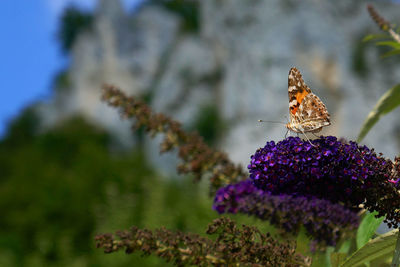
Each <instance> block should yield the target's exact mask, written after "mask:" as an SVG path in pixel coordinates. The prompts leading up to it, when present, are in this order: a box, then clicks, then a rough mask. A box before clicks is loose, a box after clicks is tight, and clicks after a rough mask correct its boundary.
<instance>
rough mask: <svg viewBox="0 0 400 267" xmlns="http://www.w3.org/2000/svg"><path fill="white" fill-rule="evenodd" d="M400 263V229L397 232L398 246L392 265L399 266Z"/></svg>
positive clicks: (393, 266) (392, 266)
mask: <svg viewBox="0 0 400 267" xmlns="http://www.w3.org/2000/svg"><path fill="white" fill-rule="evenodd" d="M399 263H400V231H399V232H398V234H397V242H396V248H395V249H394V254H393V259H392V265H391V267H398V266H399Z"/></svg>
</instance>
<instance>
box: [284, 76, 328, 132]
mask: <svg viewBox="0 0 400 267" xmlns="http://www.w3.org/2000/svg"><path fill="white" fill-rule="evenodd" d="M288 95H289V114H290V122H289V123H288V124H287V125H286V127H287V128H288V129H289V130H291V131H293V132H296V133H306V132H319V131H320V130H321V129H322V127H324V126H328V125H330V124H331V122H330V117H329V113H328V110H327V109H326V107H325V105H324V103H322V101H321V99H319V97H318V96H316V95H315V94H313V93H312V92H311V89H310V88H309V87H308V86H307V85H306V84H305V83H304V81H303V78H302V76H301V73H300V71H299V70H298V69H296V68H291V69H290V71H289V78H288Z"/></svg>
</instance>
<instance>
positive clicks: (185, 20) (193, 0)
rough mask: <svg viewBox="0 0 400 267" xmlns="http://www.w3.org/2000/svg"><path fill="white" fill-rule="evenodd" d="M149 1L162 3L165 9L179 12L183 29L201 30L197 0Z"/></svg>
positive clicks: (190, 30)
mask: <svg viewBox="0 0 400 267" xmlns="http://www.w3.org/2000/svg"><path fill="white" fill-rule="evenodd" d="M148 3H149V4H155V5H161V6H162V7H164V8H165V9H167V10H169V11H171V12H173V13H175V14H177V15H178V16H179V17H180V18H181V19H182V30H183V31H186V32H198V31H199V29H200V22H199V19H200V18H199V17H200V13H199V5H198V1H197V0H149V1H148Z"/></svg>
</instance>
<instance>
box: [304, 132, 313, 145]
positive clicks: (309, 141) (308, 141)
mask: <svg viewBox="0 0 400 267" xmlns="http://www.w3.org/2000/svg"><path fill="white" fill-rule="evenodd" d="M302 133H303V134H304V136H305V137H306V139H307V141H308V142H309V143H310V145H312V146H313V147H316V146H315V145H314V144H313V143H311V141H310V139H309V138H308V136H307V135H306V133H305V132H303V131H302Z"/></svg>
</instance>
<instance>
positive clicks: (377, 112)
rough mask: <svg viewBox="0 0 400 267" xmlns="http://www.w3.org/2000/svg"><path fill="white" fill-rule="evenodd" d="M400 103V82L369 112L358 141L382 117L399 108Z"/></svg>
mask: <svg viewBox="0 0 400 267" xmlns="http://www.w3.org/2000/svg"><path fill="white" fill-rule="evenodd" d="M398 105H400V84H398V85H396V86H395V87H393V88H392V89H390V90H388V91H387V92H386V93H385V94H384V95H383V96H382V97H381V98H380V99H379V101H378V102H377V103H376V105H375V107H374V108H373V109H372V110H371V112H370V113H369V114H368V116H367V118H366V120H365V121H364V124H363V125H362V126H361V130H360V133H359V135H358V138H357V141H358V142H361V140H362V139H364V137H365V136H366V135H367V133H368V132H369V130H371V128H372V126H374V125H375V123H376V122H377V121H378V120H379V119H380V117H381V116H382V115H385V114H387V113H389V112H390V111H392V110H393V109H395V108H397V106H398Z"/></svg>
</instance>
